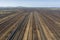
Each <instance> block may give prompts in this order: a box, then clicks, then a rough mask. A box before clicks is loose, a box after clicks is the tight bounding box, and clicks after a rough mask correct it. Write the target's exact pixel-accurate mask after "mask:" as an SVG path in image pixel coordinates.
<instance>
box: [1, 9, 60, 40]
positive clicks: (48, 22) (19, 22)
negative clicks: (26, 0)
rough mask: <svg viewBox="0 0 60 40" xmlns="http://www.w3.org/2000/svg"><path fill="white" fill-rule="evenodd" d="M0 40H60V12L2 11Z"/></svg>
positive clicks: (35, 10) (38, 10) (48, 10)
mask: <svg viewBox="0 0 60 40" xmlns="http://www.w3.org/2000/svg"><path fill="white" fill-rule="evenodd" d="M0 40H60V10H51V9H42V8H41V9H38V8H37V9H34V8H33V9H32V8H31V9H30V8H26V9H21V10H20V9H16V10H14V11H11V10H10V11H1V10H0Z"/></svg>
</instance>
